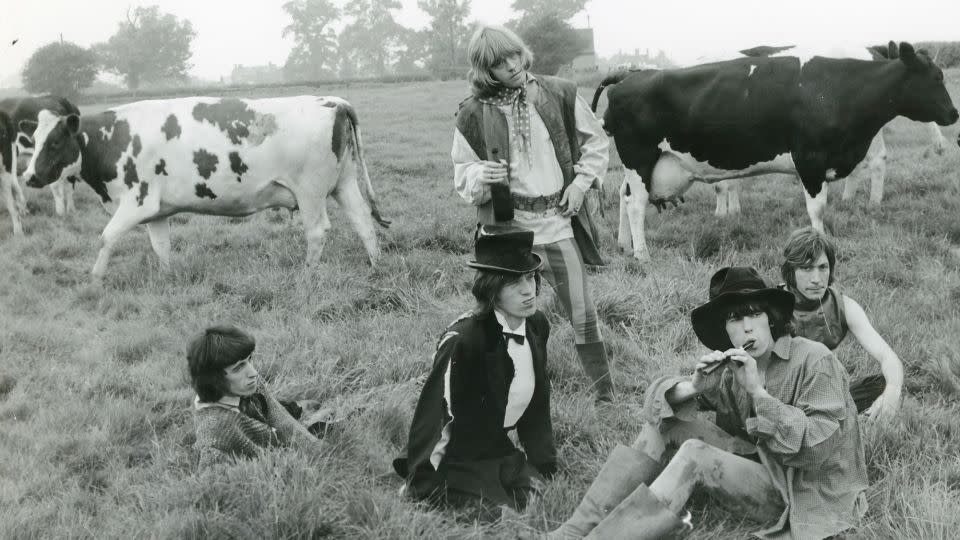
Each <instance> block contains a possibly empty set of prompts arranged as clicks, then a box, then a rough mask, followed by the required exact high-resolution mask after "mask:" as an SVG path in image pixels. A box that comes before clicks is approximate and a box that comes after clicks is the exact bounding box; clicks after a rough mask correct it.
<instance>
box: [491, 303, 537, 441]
mask: <svg viewBox="0 0 960 540" xmlns="http://www.w3.org/2000/svg"><path fill="white" fill-rule="evenodd" d="M493 313H494V315H495V316H496V317H497V322H499V323H500V326H502V327H503V331H504V332H510V333H511V334H520V335H521V336H523V337H524V340H523V345H520V344H519V343H517V342H516V340H513V339H510V338H509V337H506V336H504V337H506V339H507V354H508V355H509V356H510V359H511V360H513V380H512V381H510V391H509V392H508V393H507V410H506V413H505V414H504V415H503V427H505V428H510V427H513V426H515V425H516V424H517V421H518V420H520V417H521V416H523V413H524V412H525V411H526V410H527V406H528V405H530V400H531V399H533V389H534V386H536V378H535V375H534V373H533V353H532V352H531V351H530V340H529V339H526V337H527V321H526V320H523V321H521V322H520V326H518V327H517V328H510V327H509V326H507V319H506V318H505V317H504V316H503V314H501V313H500V312H499V311H497V310H494V312H493Z"/></svg>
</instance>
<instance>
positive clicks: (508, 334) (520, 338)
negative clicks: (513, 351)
mask: <svg viewBox="0 0 960 540" xmlns="http://www.w3.org/2000/svg"><path fill="white" fill-rule="evenodd" d="M503 335H504V336H506V337H507V339H512V340H514V341H516V342H517V345H523V340H524V336H523V334H514V333H512V332H504V333H503Z"/></svg>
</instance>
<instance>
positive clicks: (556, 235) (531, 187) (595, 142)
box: [450, 79, 610, 245]
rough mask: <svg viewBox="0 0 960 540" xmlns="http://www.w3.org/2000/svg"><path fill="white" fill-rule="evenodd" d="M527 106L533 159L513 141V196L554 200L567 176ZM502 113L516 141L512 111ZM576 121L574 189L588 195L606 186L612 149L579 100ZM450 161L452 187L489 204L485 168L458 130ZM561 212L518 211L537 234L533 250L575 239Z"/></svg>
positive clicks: (533, 84) (531, 107)
mask: <svg viewBox="0 0 960 540" xmlns="http://www.w3.org/2000/svg"><path fill="white" fill-rule="evenodd" d="M538 84H539V83H537V81H536V79H532V80H531V82H529V83H528V91H530V92H536V91H539V88H538ZM534 88H535V89H534ZM526 102H527V109H528V110H529V112H530V139H531V140H530V145H529V148H530V155H526V154H525V153H524V152H523V150H522V148H521V145H519V144H515V143H514V142H513V141H512V140H511V142H510V161H511V162H512V163H513V165H514V167H515V168H514V169H513V170H512V171H511V179H510V190H511V192H512V193H515V194H517V195H522V196H524V197H539V196H547V195H553V194H554V193H558V192H560V190H561V189H563V172H562V171H561V170H560V164H559V163H557V158H556V153H555V152H554V149H553V143H552V142H551V140H550V133H549V132H548V131H547V127H546V125H545V124H544V123H543V119H541V118H540V115H539V114H538V113H537V109H536V107H534V105H533V103H534V99H533V96H532V95H531V96H530V97H528V98H527V100H526ZM499 109H500V111H501V112H502V113H503V114H504V116H505V117H506V120H507V127H508V132H509V133H510V137H513V134H514V133H515V130H514V126H513V115H512V114H510V106H509V105H504V106H501V107H499ZM574 118H575V121H576V130H577V141H578V142H579V144H580V148H579V150H580V159H579V160H578V161H577V162H576V163H575V164H574V166H573V169H574V172H575V173H576V178H574V180H573V184H574V185H576V186H577V187H579V188H580V189H581V190H582V191H583V192H584V193H586V191H587V190H588V189H590V187H591V186H593V185H597V186H598V187H599V186H600V185H602V184H603V177H604V175H605V174H606V171H607V161H608V160H609V154H608V148H609V145H610V143H609V140H608V139H607V135H606V133H604V131H603V126H601V125H600V121H599V120H597V117H596V116H594V114H593V111H591V110H590V107H589V106H588V105H587V103H586V101H584V100H583V98H581V97H580V96H577V99H576V105H575V107H574ZM450 157H451V158H452V159H453V184H454V187H455V188H456V190H457V193H459V194H460V196H461V197H462V198H463V199H464V200H465V201H467V202H468V203H470V204H473V205H475V206H478V205H480V204H483V203H484V202H486V201H488V200H490V187H489V186H488V185H486V184H484V183H483V182H481V181H480V179H481V177H482V174H483V163H484V162H483V160H482V159H481V158H480V157H479V156H477V153H476V152H474V150H473V148H471V147H470V144H469V143H468V142H467V140H466V138H464V136H463V134H462V133H460V131H459V130H457V129H454V133H453V149H452V150H451V151H450ZM561 211H562V210H561V209H559V208H552V209H550V210H548V211H546V212H536V213H535V212H527V211H524V210H520V209H515V210H514V219H515V220H516V222H517V224H518V225H519V226H521V227H523V228H525V229H529V230H532V231H533V233H534V235H533V243H534V244H535V245H542V244H550V243H553V242H557V241H560V240H564V239H566V238H573V229H572V228H571V226H570V218H565V217H563V216H561V215H560V212H561Z"/></svg>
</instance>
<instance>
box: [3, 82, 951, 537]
mask: <svg viewBox="0 0 960 540" xmlns="http://www.w3.org/2000/svg"><path fill="white" fill-rule="evenodd" d="M946 75H947V80H948V88H949V89H950V92H951V95H952V96H953V99H954V103H960V70H949V71H948V72H947V73H946ZM310 90H312V89H308V88H297V87H291V88H284V89H280V91H279V92H278V90H277V89H271V90H270V92H272V93H270V94H264V95H263V96H257V95H256V92H249V93H247V94H246V96H247V97H266V95H294V94H297V93H311V92H310ZM322 90H323V91H330V92H331V93H334V94H336V95H339V96H340V97H343V98H345V99H347V100H348V101H350V102H351V103H352V104H353V105H354V106H355V108H356V110H357V112H358V115H359V119H360V126H361V128H362V130H363V131H362V133H363V139H364V144H365V149H364V150H365V157H366V163H367V166H368V168H369V170H370V176H371V179H372V182H373V187H374V190H375V191H376V194H377V199H378V202H379V206H380V210H381V213H382V214H383V215H384V217H386V218H387V219H391V220H393V225H392V226H391V227H390V228H389V229H386V230H383V229H380V230H378V236H379V239H380V242H381V248H382V249H383V257H382V259H381V260H380V261H379V262H378V264H377V265H376V266H374V267H371V266H369V265H368V264H367V262H366V254H365V252H364V250H363V248H362V245H361V243H360V240H359V238H358V237H357V235H356V234H355V233H354V232H353V231H352V229H351V228H350V227H349V225H348V222H347V220H346V218H345V216H344V215H343V214H342V212H340V210H339V208H338V207H337V205H336V204H335V203H333V202H331V203H330V204H329V208H330V219H331V222H332V224H333V228H332V229H331V230H330V232H329V239H328V240H327V243H326V247H325V250H324V253H323V256H322V262H321V263H320V264H319V265H318V266H317V267H315V268H310V269H308V268H305V267H304V259H305V239H304V235H303V229H302V227H301V225H300V221H299V215H298V214H296V213H289V212H287V211H265V212H261V213H259V214H255V215H253V216H250V217H246V218H221V217H209V216H200V215H191V214H181V215H178V216H176V217H174V218H173V220H172V221H173V226H172V227H171V237H172V245H173V250H172V253H171V265H170V268H169V269H168V270H164V269H163V268H161V267H160V265H159V263H158V261H157V259H156V256H155V255H154V254H153V251H152V250H151V248H150V243H149V240H148V238H147V234H146V231H145V229H144V228H143V227H138V228H136V229H134V231H132V232H130V233H128V234H127V235H126V236H124V237H123V238H122V239H121V240H120V241H119V243H118V244H117V247H116V250H115V252H114V256H113V258H112V261H111V265H110V267H109V269H108V272H107V275H106V277H105V279H104V282H103V284H102V286H97V285H94V284H93V283H92V282H91V279H90V276H89V271H90V269H91V267H92V265H93V261H94V259H95V256H96V250H97V245H98V235H99V233H100V231H101V230H102V228H103V226H104V225H105V224H106V222H107V220H108V215H107V214H106V213H105V212H104V211H103V210H102V209H101V208H100V204H99V202H98V200H97V198H96V197H95V195H94V193H93V192H92V190H90V189H89V187H88V186H85V185H80V186H78V188H77V190H76V202H77V210H76V212H75V213H73V214H70V215H68V216H66V217H65V218H61V217H58V216H56V215H55V214H54V211H53V201H52V198H51V196H50V194H49V192H48V191H47V190H43V191H40V190H33V189H27V196H28V198H29V209H30V211H31V215H29V216H26V217H25V219H24V221H23V225H24V229H25V235H24V236H21V237H13V236H12V231H11V225H10V220H9V217H8V216H7V215H6V212H5V211H3V210H0V275H3V276H5V279H2V280H0V538H18V539H19V538H27V539H30V538H54V537H55V538H264V537H269V538H311V539H312V538H371V539H372V538H383V539H394V538H398V539H406V538H527V537H531V536H535V535H536V534H538V533H541V532H544V531H547V530H550V529H552V528H554V527H555V526H556V525H558V524H559V523H560V522H562V521H563V520H564V519H566V518H567V517H568V516H569V514H570V512H571V511H572V510H573V509H574V508H575V506H576V504H577V503H578V502H579V500H580V498H581V497H582V495H583V493H584V492H585V491H586V488H587V487H588V486H589V484H590V482H591V480H592V479H593V477H595V475H596V473H597V471H598V470H599V469H600V467H601V466H602V464H603V462H604V460H605V459H606V457H607V455H608V453H609V451H610V450H611V449H612V448H613V447H614V446H615V445H616V444H617V443H627V444H628V443H629V442H630V441H632V440H633V438H634V437H635V435H636V430H637V428H638V422H637V414H638V412H639V410H640V408H641V405H642V400H643V392H644V390H645V389H646V387H647V384H648V383H649V382H650V381H652V380H653V379H654V378H656V377H657V376H659V375H662V374H667V373H689V372H690V371H691V370H692V366H693V365H694V363H695V361H696V359H697V358H698V357H699V356H700V355H701V354H702V353H703V352H704V349H703V347H702V346H701V345H700V344H699V342H698V341H697V340H696V337H695V336H694V334H693V331H692V329H691V328H690V324H689V312H690V310H691V309H692V308H693V307H695V306H697V305H699V304H700V303H702V302H703V301H704V300H705V299H706V296H707V283H708V280H709V277H710V275H711V274H712V273H713V272H714V271H715V270H717V269H718V268H720V267H722V266H727V265H731V264H737V265H750V266H755V267H757V268H758V269H759V270H760V272H761V273H762V274H763V275H764V276H765V277H766V278H767V279H768V280H770V281H771V282H773V281H778V279H777V276H778V273H779V270H778V268H779V262H780V248H781V246H782V244H783V243H784V241H785V240H786V238H787V236H788V234H789V233H790V231H792V230H794V229H796V228H798V227H802V226H805V225H807V224H808V223H807V216H806V211H805V209H804V204H803V196H802V193H801V191H800V189H801V188H800V184H799V182H797V181H796V180H794V179H791V178H787V177H783V176H778V177H759V178H752V179H747V180H744V181H742V184H743V189H742V195H741V201H742V204H743V212H742V214H741V215H739V216H735V217H730V218H723V219H721V218H716V217H714V216H713V204H714V199H713V190H712V189H711V188H710V187H709V186H703V185H696V186H694V188H692V189H691V191H690V192H689V194H688V197H687V198H686V201H687V202H686V203H684V204H682V205H681V206H680V207H679V208H677V209H672V210H668V211H664V212H663V213H657V212H655V211H653V208H652V207H651V208H649V209H648V212H647V213H648V217H647V240H648V245H649V247H650V251H651V257H652V259H653V260H652V261H650V262H649V263H645V264H639V263H637V262H636V261H635V260H633V259H630V258H627V257H624V256H623V255H622V254H620V253H619V252H618V249H617V246H616V239H615V238H614V233H615V232H616V230H617V218H618V209H617V197H616V194H617V190H618V188H619V185H620V183H621V181H622V175H623V171H622V169H621V168H619V167H617V166H616V164H617V163H618V160H616V159H612V160H611V161H612V163H613V166H612V168H611V169H610V170H609V171H608V174H607V178H606V183H605V189H604V193H603V195H602V200H603V203H604V206H605V209H606V212H605V216H604V217H603V219H602V222H603V232H602V234H601V244H602V245H601V251H602V254H603V255H604V258H605V259H606V261H607V262H608V264H607V266H606V267H604V268H603V269H601V270H599V271H596V272H592V273H591V275H590V278H589V279H590V284H591V286H592V288H593V292H594V297H595V299H596V303H597V307H598V314H599V316H600V319H601V329H602V332H603V335H604V337H605V339H606V342H607V344H608V346H609V348H610V350H611V353H612V363H613V364H612V368H613V371H614V375H613V376H614V383H615V385H616V389H617V394H618V398H617V403H616V405H615V406H614V407H611V408H610V409H608V410H606V411H604V412H598V411H596V410H595V409H594V408H593V407H592V406H591V404H592V400H591V398H590V395H589V390H588V388H587V384H588V381H587V378H586V376H585V375H584V374H583V372H582V369H581V368H580V365H579V362H578V361H577V359H576V355H575V353H574V349H573V333H572V330H571V328H570V326H569V323H567V321H566V320H565V318H564V317H563V316H562V313H561V310H560V307H559V305H558V304H557V303H556V302H555V301H554V300H553V298H552V294H551V293H550V291H545V293H544V296H543V298H542V301H541V309H543V310H544V312H545V313H546V314H547V316H548V318H549V320H550V322H551V325H552V332H551V338H550V342H549V344H548V356H549V361H548V364H549V370H550V376H551V380H552V385H553V389H554V390H553V396H552V409H553V418H554V429H555V438H556V443H557V449H558V452H559V467H560V471H559V473H558V474H557V475H556V477H555V478H554V479H553V480H552V481H551V482H550V483H549V484H548V486H547V489H546V491H545V492H544V494H543V497H542V498H541V499H540V500H539V501H538V502H537V503H535V504H534V505H533V506H531V508H529V509H528V510H527V511H526V512H524V513H523V514H519V515H511V516H506V517H504V518H503V519H502V520H499V521H497V522H495V523H492V524H477V523H473V522H469V521H466V520H464V519H462V518H460V517H459V516H457V515H456V513H454V512H451V511H436V510H431V509H429V508H427V507H425V506H422V505H418V504H415V503H413V502H410V501H408V500H404V499H401V498H399V497H398V496H397V489H398V488H399V487H400V485H401V480H400V479H399V478H397V477H396V476H395V475H394V474H393V472H392V468H391V466H390V461H391V460H392V459H393V458H394V457H395V456H396V454H397V453H398V452H399V450H400V449H401V448H402V446H403V444H404V443H405V441H406V436H407V430H408V427H409V422H410V418H411V417H412V411H413V405H414V403H415V400H416V397H417V386H416V383H415V380H416V379H417V378H418V377H420V376H421V375H422V374H424V373H426V372H427V370H428V369H429V366H430V360H431V356H432V353H433V347H434V345H435V344H436V340H437V339H438V337H439V336H440V335H441V334H442V332H443V329H444V328H445V327H446V325H447V324H448V323H450V322H451V321H453V320H454V319H455V318H456V317H457V316H458V315H459V314H461V313H463V312H464V311H466V310H468V309H470V308H471V307H472V302H471V298H472V297H471V296H470V292H469V287H470V284H471V282H472V278H473V274H472V271H471V270H470V269H469V268H467V267H466V264H465V263H466V261H467V260H468V259H469V258H470V256H471V254H472V232H473V227H474V224H475V210H474V208H472V207H470V206H469V205H467V204H466V203H464V202H463V201H462V200H460V199H459V197H458V196H457V195H456V193H455V192H454V191H453V186H452V166H451V163H450V157H449V151H450V144H451V138H452V134H453V126H454V113H455V112H456V110H457V104H458V103H459V102H460V100H461V99H463V98H464V97H465V96H466V92H467V88H466V85H465V83H464V82H463V81H452V82H430V83H422V82H418V83H397V84H364V85H343V86H339V87H335V88H329V89H328V88H324V89H322ZM592 91H593V89H592V88H591V89H588V88H582V89H581V94H582V95H584V96H586V97H588V99H589V97H590V95H592ZM231 95H236V94H231ZM111 105H112V104H111ZM101 108H103V105H84V106H83V107H82V111H83V112H84V113H90V112H93V111H96V110H99V109H101ZM885 130H886V132H885V134H886V137H887V139H886V141H887V145H888V153H889V159H888V166H887V181H886V189H885V195H884V200H883V204H882V205H881V206H880V207H873V206H870V205H869V204H868V195H867V193H866V190H867V189H868V186H867V185H866V184H868V183H866V182H865V183H864V184H865V185H863V186H861V188H860V191H859V193H858V195H857V197H856V198H855V199H854V200H851V201H841V200H840V193H841V192H842V185H841V184H840V183H834V184H831V185H830V188H829V189H830V202H829V205H828V208H827V211H826V214H825V222H826V226H827V229H828V230H829V232H830V233H831V234H833V235H834V236H835V237H836V239H837V242H838V245H839V248H840V254H839V259H838V271H837V274H838V277H839V284H840V286H841V287H842V289H843V290H844V291H845V293H846V294H848V295H850V296H851V297H853V298H855V299H856V300H857V301H858V302H859V303H860V304H861V305H862V306H863V307H864V308H865V310H866V312H867V314H868V316H869V317H870V319H871V321H872V322H873V324H874V326H875V327H876V328H877V330H878V331H879V332H880V334H881V335H882V336H883V337H884V338H885V339H886V341H887V342H888V343H889V344H890V345H891V347H892V348H893V349H894V351H896V352H897V354H898V355H899V356H900V358H901V360H902V361H903V363H904V367H905V372H906V381H905V388H904V400H903V406H902V410H901V413H900V415H899V416H898V417H897V418H896V419H895V420H894V421H893V422H891V423H889V424H879V423H874V422H869V421H865V420H864V421H862V429H863V433H864V441H865V445H866V450H867V466H868V472H869V475H870V482H871V487H870V489H869V491H868V493H867V497H868V502H869V504H870V510H869V512H868V514H867V516H866V519H865V521H864V524H863V526H862V527H861V528H860V529H859V530H858V531H857V532H856V533H855V534H853V535H850V536H849V537H850V538H871V539H873V538H884V539H885V538H889V539H900V538H924V539H926V538H934V539H937V538H944V539H946V538H952V537H953V536H954V535H955V531H956V530H958V529H960V513H958V512H957V511H956V509H957V508H960V399H958V398H960V347H958V345H960V219H958V216H960V149H958V148H957V147H956V145H955V144H954V141H956V138H957V131H958V126H956V125H954V126H950V127H947V128H944V130H943V131H944V134H945V135H946V136H947V140H948V141H950V142H951V146H950V147H949V148H947V150H946V152H945V153H944V154H943V155H940V156H938V155H931V156H926V157H925V156H924V150H925V148H926V144H927V142H928V141H927V137H926V135H925V133H926V132H925V129H924V127H923V126H922V125H920V124H916V123H912V122H909V121H907V120H904V119H898V120H896V121H894V122H893V123H892V124H891V125H889V126H887V127H886V128H885ZM221 322H225V323H231V324H236V325H238V326H240V327H242V328H244V329H246V330H248V331H250V332H251V333H252V334H253V335H254V336H255V337H256V339H257V350H256V353H255V362H256V364H257V367H258V369H259V370H260V372H261V373H262V374H263V375H264V377H265V378H266V380H267V382H268V385H269V387H270V389H271V390H272V392H273V393H274V394H275V395H277V396H279V397H282V398H286V399H317V400H320V401H323V402H324V403H325V404H327V405H329V406H332V407H334V408H335V409H336V410H337V411H338V414H339V415H340V416H342V417H344V418H345V420H344V421H343V422H341V423H339V424H338V425H337V426H336V427H334V428H333V429H331V431H330V432H329V433H328V434H327V435H326V437H325V438H324V443H323V448H322V450H321V451H320V452H318V453H316V454H308V453H306V452H302V451H298V450H294V449H278V450H274V451H270V452H268V453H266V455H265V456H264V457H263V458H262V459H260V460H256V461H238V462H237V463H236V464H230V465H226V466H222V467H217V468H214V469H212V470H209V471H204V472H202V473H201V472H198V471H197V467H196V455H195V453H194V451H193V449H192V443H193V438H194V437H193V429H194V428H193V419H192V413H191V399H192V396H193V392H192V390H191V389H190V385H189V378H188V376H187V370H186V360H185V357H184V348H185V346H186V342H187V340H188V339H189V338H190V337H191V336H192V335H193V334H195V333H197V332H199V331H200V330H202V329H203V328H205V327H207V326H209V325H212V324H216V323H221ZM836 352H837V356H838V358H840V360H841V361H842V362H843V363H844V365H845V366H847V368H848V370H849V371H850V372H851V373H852V374H853V375H855V376H859V375H865V374H870V373H878V372H879V368H878V366H877V365H876V363H875V362H873V360H871V359H870V358H869V356H868V355H867V354H866V352H865V351H864V350H863V349H862V348H860V347H859V345H858V344H856V342H855V340H854V339H847V340H846V341H845V342H844V343H843V344H842V345H841V346H840V348H839V349H838V350H837V351H836ZM690 509H691V510H692V512H693V523H694V530H693V532H692V533H690V534H689V535H688V536H687V537H688V538H694V539H725V538H743V537H745V536H746V535H747V534H748V533H749V532H750V531H752V530H755V529H756V528H757V527H756V526H755V525H754V524H752V523H749V522H746V521H741V520H739V519H737V518H736V517H735V516H731V515H729V514H726V513H725V512H724V511H722V510H719V509H717V508H716V507H715V505H713V504H711V501H710V500H709V499H708V498H706V497H697V498H695V499H694V500H693V501H692V503H691V505H690Z"/></svg>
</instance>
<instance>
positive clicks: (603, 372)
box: [577, 341, 613, 402]
mask: <svg viewBox="0 0 960 540" xmlns="http://www.w3.org/2000/svg"><path fill="white" fill-rule="evenodd" d="M577 356H579V357H580V363H581V364H583V370H584V371H585V372H586V373H587V377H589V378H590V382H591V384H592V385H593V388H594V391H595V392H596V396H597V398H596V399H597V401H606V402H611V401H613V379H612V378H611V377H610V365H609V363H607V349H606V347H605V346H604V343H603V342H602V341H598V342H596V343H584V344H581V345H577Z"/></svg>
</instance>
